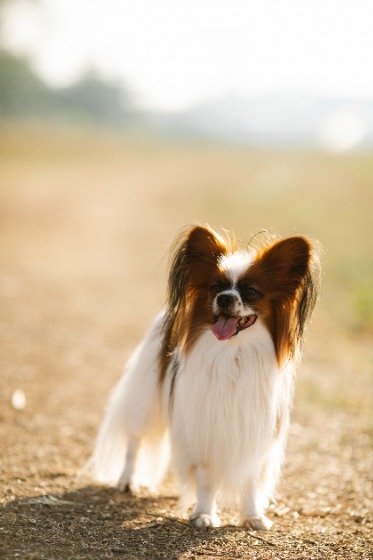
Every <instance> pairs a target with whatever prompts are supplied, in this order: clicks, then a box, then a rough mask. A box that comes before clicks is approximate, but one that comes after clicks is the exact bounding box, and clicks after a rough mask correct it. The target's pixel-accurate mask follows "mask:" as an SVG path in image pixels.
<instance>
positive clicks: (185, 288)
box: [168, 226, 228, 310]
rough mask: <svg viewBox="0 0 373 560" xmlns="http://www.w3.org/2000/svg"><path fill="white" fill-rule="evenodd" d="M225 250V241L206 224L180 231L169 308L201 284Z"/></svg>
mask: <svg viewBox="0 0 373 560" xmlns="http://www.w3.org/2000/svg"><path fill="white" fill-rule="evenodd" d="M227 252H228V247H227V243H226V242H225V241H224V240H223V238H222V237H221V236H220V235H219V234H218V233H216V232H215V231H214V230H213V229H212V228H210V227H208V226H207V227H203V226H195V227H193V228H188V230H186V231H185V232H183V234H182V235H181V237H180V238H179V240H178V241H177V243H176V245H175V248H174V256H173V259H172V264H171V268H170V275H169V279H168V304H169V309H175V310H176V309H177V308H178V307H179V306H180V304H182V303H183V302H184V301H185V298H186V297H187V294H188V292H189V291H190V290H194V289H197V288H201V287H202V285H204V283H205V282H206V280H207V279H208V278H209V276H210V273H211V269H212V268H214V267H216V265H217V262H218V259H219V257H221V256H222V255H225V254H226V253H227Z"/></svg>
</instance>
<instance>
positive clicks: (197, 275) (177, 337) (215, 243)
mask: <svg viewBox="0 0 373 560" xmlns="http://www.w3.org/2000/svg"><path fill="white" fill-rule="evenodd" d="M229 249H230V242H229V241H227V242H225V241H224V240H223V239H222V238H221V237H220V235H218V234H217V233H216V232H215V231H214V230H213V229H212V228H210V227H203V226H195V227H193V228H188V229H187V230H186V231H184V232H183V233H182V235H181V236H180V238H179V239H178V240H177V242H176V244H175V246H174V251H173V258H172V261H171V267H170V275H169V278H168V294H167V296H168V297H167V309H166V316H165V322H164V326H163V340H162V349H161V360H160V367H161V379H162V378H163V377H164V375H165V373H166V370H167V366H168V364H169V360H170V356H171V355H172V352H173V351H174V349H175V347H176V346H177V345H182V344H183V343H185V340H186V338H187V336H189V339H188V340H189V343H190V344H191V323H193V318H194V316H195V312H196V310H201V309H202V308H204V306H205V305H206V303H207V298H206V290H207V289H208V287H209V284H210V281H211V274H212V272H213V271H214V270H215V269H216V267H217V263H218V260H219V257H220V256H222V255H224V254H226V253H227V252H228V250H229ZM192 338H193V337H192ZM193 340H194V339H193Z"/></svg>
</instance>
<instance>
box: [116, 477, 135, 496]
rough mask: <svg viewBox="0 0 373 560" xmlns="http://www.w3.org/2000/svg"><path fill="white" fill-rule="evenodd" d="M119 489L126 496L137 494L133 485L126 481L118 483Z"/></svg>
mask: <svg viewBox="0 0 373 560" xmlns="http://www.w3.org/2000/svg"><path fill="white" fill-rule="evenodd" d="M117 489H118V490H119V491H120V492H123V493H124V494H129V495H130V494H135V490H134V488H133V487H132V485H131V484H130V483H129V482H127V481H125V480H119V482H118V483H117Z"/></svg>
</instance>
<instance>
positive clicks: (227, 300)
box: [216, 294, 235, 309]
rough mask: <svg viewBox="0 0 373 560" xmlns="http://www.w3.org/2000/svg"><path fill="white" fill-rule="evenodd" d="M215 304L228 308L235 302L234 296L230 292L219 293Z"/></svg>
mask: <svg viewBox="0 0 373 560" xmlns="http://www.w3.org/2000/svg"><path fill="white" fill-rule="evenodd" d="M216 301H217V304H218V305H219V307H221V308H222V309H228V307H230V306H231V305H233V304H234V302H235V297H234V296H232V295H231V294H220V295H219V296H218V298H217V300H216Z"/></svg>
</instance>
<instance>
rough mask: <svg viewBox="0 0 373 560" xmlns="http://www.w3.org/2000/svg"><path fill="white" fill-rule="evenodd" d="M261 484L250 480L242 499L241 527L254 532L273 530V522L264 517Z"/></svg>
mask: <svg viewBox="0 0 373 560" xmlns="http://www.w3.org/2000/svg"><path fill="white" fill-rule="evenodd" d="M258 488H259V482H258V481H256V480H250V481H249V482H248V483H247V485H246V488H245V490H244V492H243V495H242V499H241V523H240V524H241V526H242V527H247V528H248V529H254V531H265V530H268V529H270V528H271V526H272V521H270V520H269V519H268V517H266V516H265V515H264V511H263V506H262V504H261V503H260V502H261V499H260V498H261V495H260V494H261V493H260V491H258Z"/></svg>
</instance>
